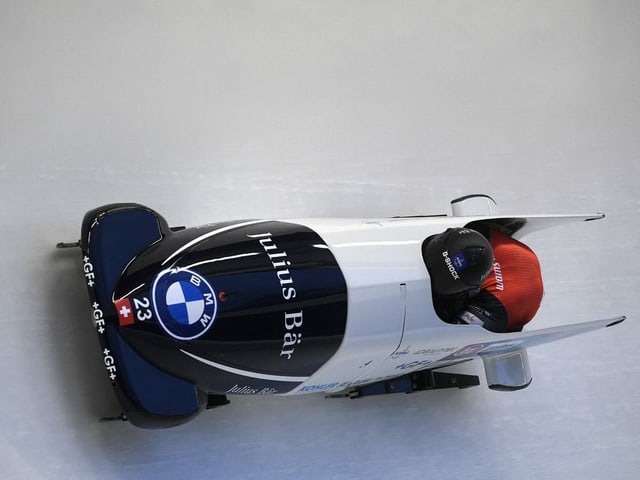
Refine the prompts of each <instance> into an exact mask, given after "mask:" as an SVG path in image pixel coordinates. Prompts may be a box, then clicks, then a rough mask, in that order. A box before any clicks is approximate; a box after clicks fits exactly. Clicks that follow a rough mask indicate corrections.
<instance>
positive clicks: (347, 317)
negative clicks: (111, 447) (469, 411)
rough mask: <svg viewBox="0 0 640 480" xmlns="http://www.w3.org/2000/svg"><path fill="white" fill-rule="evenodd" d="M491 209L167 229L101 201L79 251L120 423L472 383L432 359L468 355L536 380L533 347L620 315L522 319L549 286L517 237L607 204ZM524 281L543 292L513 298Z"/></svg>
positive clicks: (498, 373) (136, 208) (514, 385)
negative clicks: (313, 396) (257, 400)
mask: <svg viewBox="0 0 640 480" xmlns="http://www.w3.org/2000/svg"><path fill="white" fill-rule="evenodd" d="M493 206H494V203H493V201H492V200H491V199H490V198H489V197H487V196H483V195H475V196H470V197H463V198H461V199H457V200H454V201H453V202H452V207H453V215H450V216H446V215H434V216H425V217H395V218H384V219H360V220H358V219H298V220H288V221H280V220H245V221H232V222H221V223H215V224H208V225H203V226H200V227H194V228H170V227H169V226H168V224H167V222H166V221H165V220H164V218H163V217H161V216H160V215H159V214H158V213H156V212H155V211H153V210H151V209H149V208H147V207H144V206H141V205H136V204H114V205H107V206H104V207H100V208H97V209H95V210H92V211H90V212H88V213H87V214H86V215H85V218H84V221H83V225H82V234H81V239H80V241H79V242H78V244H74V245H78V246H80V247H81V248H82V262H83V272H84V278H85V280H86V284H87V287H88V290H89V296H90V302H91V308H92V315H93V318H94V321H95V325H96V329H97V331H98V335H99V339H100V343H101V348H102V354H103V357H104V364H105V368H106V370H107V374H108V376H109V378H110V379H111V382H112V385H113V387H114V389H115V392H116V394H117V396H118V399H119V401H120V403H121V405H122V408H123V410H124V416H123V418H124V417H126V418H128V419H130V420H131V421H132V423H134V424H135V425H138V426H142V427H151V428H154V427H166V426H172V425H176V424H179V423H183V422H185V421H187V420H189V419H191V418H192V417H194V416H195V415H197V414H198V413H199V412H200V411H202V410H203V409H205V408H212V407H216V406H220V405H224V404H226V403H228V400H227V396H228V395H233V394H245V395H246V394H252V395H261V394H262V395H264V394H280V395H295V394H302V393H310V392H324V393H326V394H329V396H350V397H357V396H363V395H370V394H379V393H391V392H406V393H410V392H413V391H416V390H426V389H432V388H448V387H459V388H461V387H467V386H473V385H477V384H479V380H478V378H477V377H476V376H471V375H453V374H446V373H443V372H440V371H436V369H439V368H441V367H446V366H450V365H454V364H457V363H461V362H464V361H467V360H470V359H473V358H481V359H482V361H483V364H484V368H485V374H486V378H487V384H488V386H489V388H493V389H498V390H517V389H521V388H524V387H526V386H527V385H529V383H530V382H531V373H530V370H529V363H528V360H527V350H526V349H527V348H528V347H531V346H535V345H538V344H541V343H545V342H550V341H554V340H558V339H560V338H564V337H568V336H572V335H576V334H579V333H583V332H587V331H590V330H594V329H598V328H602V327H606V326H610V325H614V324H616V323H619V322H621V321H622V320H623V319H624V317H618V318H614V319H607V320H600V321H595V322H587V323H582V324H575V325H565V326H560V327H554V328H550V329H544V330H531V331H520V330H521V327H522V325H523V324H524V323H526V321H528V320H529V319H530V317H531V316H532V315H533V314H534V313H535V311H536V310H537V307H538V305H539V301H540V298H541V295H542V283H541V278H540V276H539V267H538V264H537V260H536V259H535V255H533V252H530V250H528V249H527V247H525V246H524V245H523V244H521V243H519V239H520V238H521V237H522V236H524V235H525V234H526V233H528V232H531V231H535V230H540V229H544V228H547V227H550V226H553V225H556V224H564V223H566V222H569V221H585V220H595V219H599V218H602V217H603V216H602V215H562V216H549V215H537V216H523V215H517V216H513V215H510V216H504V215H496V214H495V213H493V211H492V209H493ZM61 246H68V244H61ZM504 247H506V250H504ZM514 248H515V250H516V251H517V252H518V255H519V257H518V258H519V259H520V260H522V258H524V259H525V260H526V261H527V262H528V263H527V265H526V268H525V270H526V271H528V272H532V271H533V274H532V275H530V279H531V280H532V281H531V282H528V283H526V282H525V283H522V282H521V280H520V275H521V273H518V269H515V270H510V267H509V268H508V265H507V264H508V263H513V264H514V265H519V262H520V260H518V261H517V262H510V261H509V260H508V259H507V257H508V256H509V255H512V253H513V249H514ZM505 251H506V252H507V253H506V254H505ZM505 255H506V256H505ZM494 256H495V258H494ZM503 257H504V259H505V260H504V261H503V260H502V258H503ZM520 257H522V258H520ZM494 260H495V261H494ZM496 264H499V265H496ZM536 272H537V273H536ZM456 277H457V278H456ZM512 280H513V281H512ZM507 282H510V283H509V284H507ZM513 285H520V287H521V288H519V289H517V290H518V291H521V292H525V293H526V295H529V296H530V300H527V301H521V304H516V305H515V307H514V302H513V299H514V298H515V297H513V292H512V291H511V290H507V289H508V288H509V289H510V288H512V286H513ZM522 287H523V288H522ZM432 291H433V294H432ZM518 298H520V300H522V297H521V296H519V297H518ZM523 305H524V308H522V306H523Z"/></svg>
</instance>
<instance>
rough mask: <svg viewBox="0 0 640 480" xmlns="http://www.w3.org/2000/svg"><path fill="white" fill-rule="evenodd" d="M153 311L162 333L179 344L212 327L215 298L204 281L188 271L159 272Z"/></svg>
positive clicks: (153, 293) (154, 289)
mask: <svg viewBox="0 0 640 480" xmlns="http://www.w3.org/2000/svg"><path fill="white" fill-rule="evenodd" d="M151 295H152V300H153V307H154V310H155V313H156V318H157V319H158V323H159V324H160V326H161V327H162V328H163V329H164V331H165V332H166V333H167V334H168V335H170V336H171V337H173V338H176V339H178V340H193V339H195V338H198V337H201V336H202V335H204V334H205V333H206V332H207V331H208V330H209V329H210V328H211V326H212V325H213V324H214V321H215V317H216V312H217V300H216V295H215V292H214V290H213V288H212V287H211V285H209V282H207V280H206V279H205V278H204V277H202V276H200V275H199V274H197V273H196V272H193V271H191V270H187V269H170V270H165V271H163V272H161V273H160V274H159V275H158V276H157V277H156V279H155V281H154V282H153V289H152V294H151Z"/></svg>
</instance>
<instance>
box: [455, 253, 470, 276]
mask: <svg viewBox="0 0 640 480" xmlns="http://www.w3.org/2000/svg"><path fill="white" fill-rule="evenodd" d="M451 262H452V263H453V267H454V268H455V269H456V272H461V271H462V270H464V269H465V268H467V266H468V264H467V259H466V258H465V256H464V253H462V252H460V253H458V254H457V255H454V256H453V257H452V258H451Z"/></svg>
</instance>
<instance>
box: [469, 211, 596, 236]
mask: <svg viewBox="0 0 640 480" xmlns="http://www.w3.org/2000/svg"><path fill="white" fill-rule="evenodd" d="M602 218H604V213H593V214H572V215H526V216H498V217H489V218H482V219H478V220H473V221H472V222H469V223H468V224H466V227H469V228H474V229H477V228H478V227H481V226H486V227H492V228H497V229H499V230H502V231H503V232H505V233H506V234H508V235H511V236H512V237H513V238H516V239H520V238H522V237H524V236H525V235H528V234H529V233H531V232H537V231H539V230H545V229H547V228H551V227H556V226H560V225H565V224H567V223H572V222H590V221H593V220H600V219H602Z"/></svg>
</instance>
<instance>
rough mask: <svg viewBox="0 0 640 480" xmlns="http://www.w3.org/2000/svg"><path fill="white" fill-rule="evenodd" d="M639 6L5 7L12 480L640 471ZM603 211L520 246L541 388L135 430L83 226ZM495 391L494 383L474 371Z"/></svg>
mask: <svg viewBox="0 0 640 480" xmlns="http://www.w3.org/2000/svg"><path fill="white" fill-rule="evenodd" d="M639 46H640V5H639V4H638V2H634V1H627V2H625V1H614V2H604V1H600V2H598V1H563V2H556V1H531V2H526V1H525V2H501V1H485V2H476V1H471V0H469V1H451V2H441V1H395V2H392V1H322V2H305V1H272V2H267V1H263V2H261V1H237V2H232V1H229V2H216V1H199V2H196V1H186V2H172V1H151V0H149V1H133V2H131V1H109V2H95V3H94V2H91V1H84V0H78V1H61V2H47V1H41V2H36V1H18V0H16V1H8V0H2V1H0V200H1V201H0V215H1V217H0V218H1V226H0V228H1V234H2V235H1V238H2V243H1V248H0V265H1V267H2V268H1V270H0V272H1V273H0V282H1V284H0V287H1V288H0V305H1V310H0V311H1V314H0V329H1V330H0V331H1V332H2V334H1V336H0V386H1V387H0V388H1V392H2V393H1V394H0V440H1V442H2V445H0V473H1V474H2V475H1V476H2V477H3V478H19V477H21V478H47V479H50V478H65V479H66V478H70V477H71V478H179V477H184V478H202V477H204V476H207V477H211V478H225V479H234V478H243V479H247V478H249V479H250V478H256V479H257V478H291V477H302V478H393V477H406V478H463V477H464V478H487V477H492V478H507V479H509V478H519V479H527V478H535V479H543V478H563V479H564V478H580V477H583V478H607V479H623V478H635V477H636V475H637V471H638V468H640V460H639V458H640V457H639V456H638V443H637V442H638V436H639V434H640V416H639V413H638V408H639V407H640V385H639V380H640V369H639V367H638V365H639V364H640V353H639V351H640V327H639V326H638V323H637V322H638V319H637V311H638V307H639V301H638V298H637V295H638V293H637V292H638V281H639V280H640V274H639V273H638V268H639V263H640V262H639V260H640V251H639V250H640V241H639V240H638V237H639V233H640V229H639V227H638V220H639V219H638V208H639V207H640V200H639V198H640V195H639V194H638V187H637V182H638V176H639V175H640V55H639V54H638V47H639ZM476 192H481V193H488V194H491V195H493V196H494V198H495V199H496V200H497V201H498V203H499V205H500V207H501V209H502V211H503V212H505V213H578V212H580V213H582V212H586V213H593V212H598V211H604V212H606V213H607V218H606V219H605V220H603V221H600V222H594V223H585V224H579V225H572V226H566V227H560V228H557V229H555V230H549V231H547V232H546V233H537V234H533V235H531V237H529V238H528V243H529V244H530V245H531V246H532V247H533V248H534V249H535V250H536V251H537V252H538V254H539V257H540V260H541V262H542V266H543V275H544V278H545V282H546V284H545V285H546V296H545V299H544V302H543V306H542V308H541V310H540V312H539V315H538V317H537V318H536V319H535V320H534V321H533V323H532V324H531V327H530V328H542V327H548V326H553V325H558V324H562V323H572V322H578V321H585V320H590V319H597V318H606V317H609V316H614V315H618V314H627V315H628V316H629V318H628V319H627V321H626V322H625V323H624V324H622V325H620V326H618V327H615V328H611V329H608V330H603V331H598V332H595V333H592V334H589V335H586V336H584V337H577V338H575V339H570V340H566V341H563V342H558V343H555V344H551V345H546V346H541V347H538V348H536V349H533V350H532V351H530V362H531V367H532V371H533V375H534V381H533V384H532V385H531V386H530V387H529V388H528V389H526V390H524V391H521V392H516V393H498V392H492V391H489V390H488V389H486V387H485V385H484V378H483V385H482V386H481V387H478V388H474V389H469V390H464V391H441V392H425V393H421V394H414V395H395V396H393V395H392V396H384V397H372V398H365V399H361V400H353V401H350V400H325V399H324V398H323V397H322V395H311V396H302V397H289V398H282V397H269V398H254V397H251V398H250V397H233V398H232V403H231V405H229V406H227V407H224V408H221V409H219V410H213V411H210V412H205V413H204V414H202V415H201V416H200V417H198V418H196V419H195V420H194V421H193V422H191V423H189V424H187V425H185V426H182V427H178V428H175V429H172V430H165V431H145V430H139V429H136V428H135V427H133V426H131V425H129V424H123V423H120V422H116V423H111V424H100V423H98V422H97V419H98V418H99V417H100V416H103V415H110V414H117V413H119V410H118V407H117V405H116V402H115V399H114V397H113V395H112V392H111V387H110V386H109V382H108V379H107V378H106V375H105V373H104V368H103V366H102V365H101V356H100V353H99V348H98V341H97V337H96V335H95V332H94V327H93V326H92V324H91V322H90V311H89V306H88V301H87V295H86V291H85V287H84V285H83V282H82V276H81V264H80V258H79V254H78V253H77V252H76V251H71V252H68V251H64V252H60V251H55V250H54V248H53V247H54V245H55V243H56V242H58V241H60V240H68V241H73V240H76V239H77V238H78V237H79V229H80V222H81V219H82V215H83V214H84V212H85V211H87V210H89V209H91V208H93V207H95V206H98V205H101V204H104V203H110V202H120V201H136V202H141V203H144V204H147V205H149V206H151V207H153V208H155V209H157V210H158V211H159V212H161V213H162V214H163V215H164V216H165V217H166V218H167V219H168V220H169V222H170V223H171V224H173V225H194V224H199V223H205V222H208V221H215V220H221V219H233V218H248V217H251V218H259V217H295V216H386V215H394V214H421V213H445V212H447V211H448V210H449V204H448V202H449V200H451V199H452V198H455V197H457V196H460V195H463V194H468V193H476ZM465 368H466V369H467V370H468V371H470V372H471V373H474V372H475V373H478V374H480V375H483V374H482V371H481V365H480V364H471V365H467V366H466V367H465Z"/></svg>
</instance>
